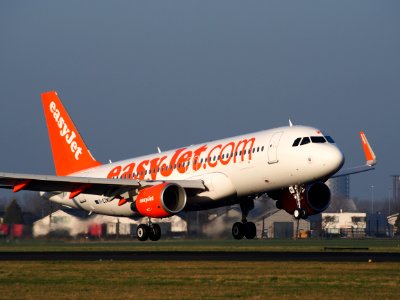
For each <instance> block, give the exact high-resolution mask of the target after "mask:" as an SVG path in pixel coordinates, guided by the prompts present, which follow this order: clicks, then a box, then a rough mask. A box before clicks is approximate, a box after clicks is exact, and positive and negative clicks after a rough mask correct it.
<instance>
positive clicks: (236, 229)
mask: <svg viewBox="0 0 400 300" xmlns="http://www.w3.org/2000/svg"><path fill="white" fill-rule="evenodd" d="M244 232H245V231H244V225H243V223H241V222H236V223H235V224H233V226H232V235H233V237H234V238H235V239H236V240H241V239H242V238H243V237H244Z"/></svg>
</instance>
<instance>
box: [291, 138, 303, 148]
mask: <svg viewBox="0 0 400 300" xmlns="http://www.w3.org/2000/svg"><path fill="white" fill-rule="evenodd" d="M300 141H301V138H297V139H295V140H294V142H293V145H292V147H296V146H298V145H299V144H300Z"/></svg>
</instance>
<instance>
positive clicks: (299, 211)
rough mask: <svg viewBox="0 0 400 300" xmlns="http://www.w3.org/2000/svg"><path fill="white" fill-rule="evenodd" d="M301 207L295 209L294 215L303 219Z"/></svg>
mask: <svg viewBox="0 0 400 300" xmlns="http://www.w3.org/2000/svg"><path fill="white" fill-rule="evenodd" d="M301 211H302V210H301V208H297V209H295V210H294V212H293V217H294V218H295V219H296V220H299V219H301Z"/></svg>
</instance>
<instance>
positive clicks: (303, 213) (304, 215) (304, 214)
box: [301, 208, 308, 220]
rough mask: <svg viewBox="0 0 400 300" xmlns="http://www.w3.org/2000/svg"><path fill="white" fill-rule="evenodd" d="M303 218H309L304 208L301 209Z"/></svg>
mask: <svg viewBox="0 0 400 300" xmlns="http://www.w3.org/2000/svg"><path fill="white" fill-rule="evenodd" d="M301 218H302V219H304V220H305V219H307V218H308V215H307V212H306V210H305V209H304V208H302V209H301Z"/></svg>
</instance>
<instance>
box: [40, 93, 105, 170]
mask: <svg viewBox="0 0 400 300" xmlns="http://www.w3.org/2000/svg"><path fill="white" fill-rule="evenodd" d="M42 102H43V109H44V115H45V116H46V123H47V129H48V132H49V139H50V144H51V150H52V152H53V159H54V166H55V169H56V174H57V175H58V176H65V175H69V174H72V173H76V172H79V171H82V170H85V169H89V168H92V167H96V166H99V165H101V163H99V162H98V161H97V160H95V159H94V158H93V156H92V155H91V154H90V151H89V150H88V149H87V147H86V145H85V143H84V141H83V139H82V138H81V136H80V134H79V132H78V130H77V129H76V127H75V125H74V123H73V122H72V120H71V118H70V117H69V115H68V113H67V111H66V110H65V108H64V106H63V105H62V103H61V101H60V99H59V98H58V95H57V93H56V92H54V91H51V92H46V93H43V94H42Z"/></svg>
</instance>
